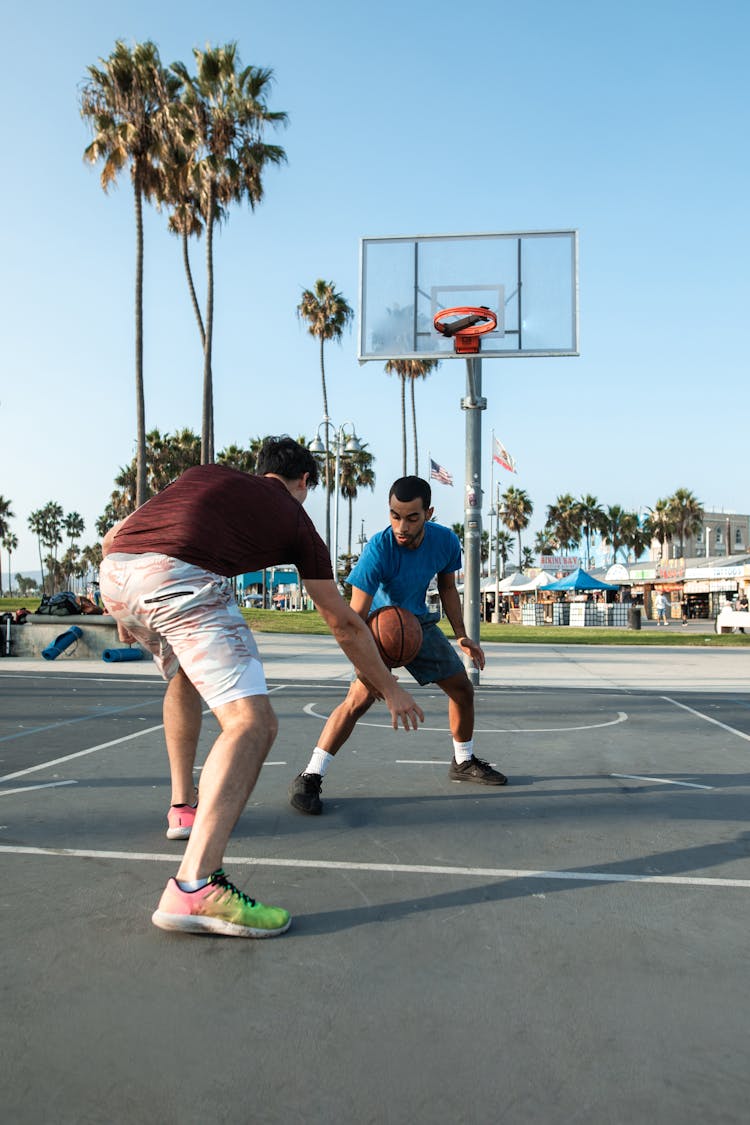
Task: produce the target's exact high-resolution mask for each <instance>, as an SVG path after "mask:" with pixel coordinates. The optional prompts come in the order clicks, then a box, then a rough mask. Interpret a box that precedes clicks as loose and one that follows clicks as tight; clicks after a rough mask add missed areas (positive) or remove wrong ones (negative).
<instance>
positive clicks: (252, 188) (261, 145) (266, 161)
mask: <svg viewBox="0 0 750 1125" xmlns="http://www.w3.org/2000/svg"><path fill="white" fill-rule="evenodd" d="M193 55H194V58H195V64H196V68H197V73H196V75H195V77H193V76H192V75H190V74H189V73H188V71H187V68H186V67H185V66H184V64H183V63H174V64H173V66H172V73H173V75H175V76H176V77H177V78H178V79H179V81H180V82H181V83H182V104H183V107H184V109H183V113H182V114H181V115H175V116H174V117H173V119H172V122H171V125H172V129H174V127H175V125H176V127H177V129H178V130H179V131H180V136H181V140H182V142H183V143H184V144H185V146H186V149H187V150H188V152H189V154H190V161H191V165H192V167H191V172H190V177H189V179H190V185H191V187H192V189H193V190H194V191H195V193H196V196H197V199H198V201H199V208H200V215H201V218H202V220H203V226H204V228H205V232H206V307H205V317H204V336H203V412H202V422H201V463H202V464H211V463H212V462H213V461H214V417H213V372H212V366H211V364H212V352H213V327H214V253H213V242H214V227H215V224H216V222H217V219H219V218H221V217H223V216H224V215H225V214H226V212H227V208H228V207H229V206H230V204H232V203H241V202H243V201H247V202H248V203H249V205H250V208H251V209H252V210H255V207H256V206H257V205H258V204H259V203H260V202H261V200H262V198H263V173H264V172H265V170H266V168H267V167H268V166H269V165H279V164H283V163H284V161H285V160H286V153H285V152H284V150H283V148H280V147H279V146H278V145H271V144H268V143H266V142H265V141H264V139H263V138H264V135H265V130H266V128H267V127H268V126H273V127H275V126H278V125H284V124H286V121H287V115H286V114H285V113H282V112H279V111H273V110H270V109H269V108H268V105H267V102H266V100H265V99H266V97H267V95H268V93H269V90H270V87H271V85H272V82H273V71H272V70H269V69H267V68H263V67H255V66H246V67H242V65H241V63H240V59H239V55H238V53H237V44H236V43H227V44H225V45H224V46H223V47H207V48H206V50H205V51H200V50H198V49H197V48H194V50H193Z"/></svg>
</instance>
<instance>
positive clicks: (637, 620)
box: [628, 605, 641, 629]
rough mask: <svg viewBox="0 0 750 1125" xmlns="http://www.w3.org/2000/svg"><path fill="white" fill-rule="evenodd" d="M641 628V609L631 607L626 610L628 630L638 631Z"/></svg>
mask: <svg viewBox="0 0 750 1125" xmlns="http://www.w3.org/2000/svg"><path fill="white" fill-rule="evenodd" d="M640 627H641V607H640V606H639V605H633V606H631V607H630V609H629V610H628V629H640Z"/></svg>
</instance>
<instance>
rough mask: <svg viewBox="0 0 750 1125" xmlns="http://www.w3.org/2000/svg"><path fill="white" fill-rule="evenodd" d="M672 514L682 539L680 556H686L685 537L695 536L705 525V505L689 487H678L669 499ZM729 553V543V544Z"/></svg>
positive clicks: (680, 539) (676, 530) (676, 529)
mask: <svg viewBox="0 0 750 1125" xmlns="http://www.w3.org/2000/svg"><path fill="white" fill-rule="evenodd" d="M667 505H668V508H669V513H670V516H671V517H672V523H673V524H674V529H675V532H676V534H677V537H678V539H679V541H680V558H684V557H685V538H686V537H688V538H690V539H692V538H694V536H696V535H697V534H698V532H699V531H700V530H701V528H702V527H703V505H702V504H701V502H700V500H698V499H697V497H696V496H695V495H694V493H692V492H691V491H690V489H689V488H678V489H677V490H676V491H675V492H674V494H673V495H672V496H670V497H668V499H667ZM727 553H729V544H727Z"/></svg>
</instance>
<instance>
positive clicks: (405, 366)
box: [385, 359, 440, 476]
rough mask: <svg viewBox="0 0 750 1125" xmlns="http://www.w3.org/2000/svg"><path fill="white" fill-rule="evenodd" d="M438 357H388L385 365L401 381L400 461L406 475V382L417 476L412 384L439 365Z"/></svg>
mask: <svg viewBox="0 0 750 1125" xmlns="http://www.w3.org/2000/svg"><path fill="white" fill-rule="evenodd" d="M439 363H440V360H439V359H389V360H388V362H387V363H386V365H385V370H386V373H387V374H388V375H398V377H399V380H400V382H401V461H402V475H403V476H406V473H407V467H406V384H407V382H408V383H409V389H410V393H411V419H412V434H413V438H414V475H415V476H419V444H418V440H417V411H416V405H415V402H414V385H415V383H416V381H417V379H426V378H427V376H428V375H429V373H430V372H431V371H434V369H435V368H436V367H437V366H438V365H439Z"/></svg>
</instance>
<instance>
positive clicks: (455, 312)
mask: <svg viewBox="0 0 750 1125" xmlns="http://www.w3.org/2000/svg"><path fill="white" fill-rule="evenodd" d="M447 316H481V317H484V318H485V323H484V324H470V325H469V326H468V327H467V328H460V329H459V330H458V332H456V333H454V336H483V335H484V333H485V332H492V331H493V329H495V328H497V314H496V313H494V312H493V311H492V309H484V308H476V307H473V306H468V305H467V306H463V305H462V306H460V307H459V308H455V309H443V310H442V311H441V312H439V313H435V316H434V317H433V318H432V323H433V324H434V326H435V328H436V329H437V331H438V332H440V333H441V334H442V335H445V334H446V333H445V327H444V326H443V323H442V322H443V320H445V318H446V317H447Z"/></svg>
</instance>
